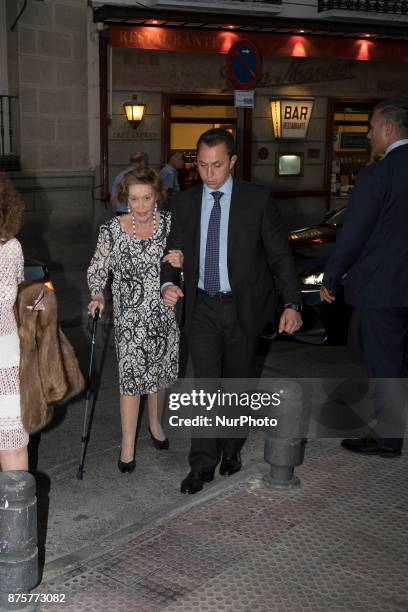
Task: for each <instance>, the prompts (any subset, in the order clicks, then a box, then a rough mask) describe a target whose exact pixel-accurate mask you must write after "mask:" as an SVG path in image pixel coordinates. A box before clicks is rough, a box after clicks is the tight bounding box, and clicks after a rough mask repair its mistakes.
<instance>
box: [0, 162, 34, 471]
mask: <svg viewBox="0 0 408 612" xmlns="http://www.w3.org/2000/svg"><path fill="white" fill-rule="evenodd" d="M23 208H24V205H23V202H22V201H21V199H20V198H19V196H18V194H17V193H16V191H15V189H14V188H13V186H12V184H11V183H10V181H9V180H8V179H7V178H6V176H5V175H4V174H0V466H1V469H2V470H3V471H5V470H27V469H28V456H27V444H28V434H27V432H26V431H25V430H24V428H23V425H22V423H21V408H20V381H19V364H20V344H19V339H18V334H17V324H16V319H15V316H14V310H13V307H14V303H15V301H16V296H17V286H18V284H19V283H21V281H22V280H23V279H24V258H23V253H22V250H21V245H20V243H19V241H18V240H17V238H15V236H16V234H17V232H18V231H19V229H20V224H21V215H22V211H23Z"/></svg>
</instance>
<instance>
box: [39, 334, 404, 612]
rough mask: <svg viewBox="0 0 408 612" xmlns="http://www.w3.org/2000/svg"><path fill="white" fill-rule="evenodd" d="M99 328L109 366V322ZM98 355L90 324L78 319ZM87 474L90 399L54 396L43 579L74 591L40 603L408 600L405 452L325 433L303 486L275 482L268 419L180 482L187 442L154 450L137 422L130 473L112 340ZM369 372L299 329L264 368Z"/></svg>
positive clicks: (240, 606)
mask: <svg viewBox="0 0 408 612" xmlns="http://www.w3.org/2000/svg"><path fill="white" fill-rule="evenodd" d="M105 330H107V331H109V330H110V326H109V325H101V326H100V329H99V331H98V347H97V369H100V366H101V359H102V357H103V347H104V342H105V340H106V336H105V333H106V331H105ZM66 331H67V334H68V335H69V337H70V338H71V340H72V342H73V344H74V345H75V347H76V348H77V350H78V352H79V355H80V358H81V362H82V363H83V364H85V363H86V358H87V357H86V352H87V337H86V334H85V332H84V330H82V328H80V327H72V328H66ZM106 347H107V349H106V353H105V358H104V363H103V368H102V371H101V376H100V389H99V394H98V400H97V403H96V409H95V416H94V422H93V426H92V435H91V440H90V443H89V447H88V454H87V460H86V471H85V475H84V480H83V481H79V480H77V479H76V472H77V467H78V460H79V451H80V439H81V430H82V416H83V406H84V401H83V399H81V400H78V401H76V402H75V403H73V404H71V405H70V406H68V407H66V408H65V407H60V408H56V422H55V424H54V426H53V427H52V428H51V429H50V430H48V431H46V432H44V433H43V434H42V437H41V442H40V445H39V459H38V482H39V491H38V496H39V511H40V548H41V549H42V550H43V552H45V565H44V568H43V576H42V582H41V584H40V585H39V586H38V587H37V589H36V590H35V593H41V594H43V593H48V594H50V593H54V594H55V593H60V594H64V595H65V603H54V602H53V603H49V604H47V603H43V604H41V605H40V608H39V609H41V610H56V609H58V610H59V609H61V610H63V609H65V610H67V611H68V610H69V611H73V612H74V611H75V612H80V611H82V610H98V611H99V610H102V609H107V610H113V611H116V610H118V611H120V610H127V611H129V610H132V611H133V610H134V611H135V612H142V611H144V610H146V611H147V610H149V611H150V610H164V609H165V610H174V611H177V612H178V611H180V612H181V611H191V612H193V611H199V612H204V611H206V612H207V611H208V612H213V611H214V612H222V611H224V610H225V611H230V610H231V611H234V612H238V611H248V612H249V611H251V612H252V611H255V610H262V611H265V612H266V611H267V610H268V611H276V612H286V611H296V612H298V611H300V610H302V611H303V610H304V611H306V610H307V611H310V612H318V611H320V610H324V611H330V612H332V611H334V612H337V611H344V612H346V611H347V612H357V611H360V610H361V611H362V612H374V611H377V610H378V611H381V612H384V611H386V612H393V611H402V610H403V611H407V610H408V489H407V463H408V460H407V456H406V455H405V456H404V455H403V456H402V457H400V458H397V459H392V460H387V459H382V458H379V457H356V456H353V455H350V454H348V453H347V452H346V451H344V450H343V449H342V448H341V447H340V446H339V443H338V441H337V440H327V439H326V440H313V441H310V442H309V443H308V445H307V447H306V456H305V461H304V464H303V465H302V466H301V467H299V468H297V470H296V473H297V475H298V476H299V477H300V478H301V481H302V486H301V487H300V488H299V489H291V490H286V489H273V488H271V487H269V486H268V485H267V484H266V483H265V482H264V479H263V477H264V475H266V474H267V473H268V469H269V466H268V465H267V464H266V463H265V462H264V461H263V434H262V433H261V432H260V431H258V430H252V431H251V433H250V437H249V440H248V442H247V444H246V445H245V447H244V451H243V469H242V471H241V472H240V473H238V474H236V475H234V476H231V477H229V478H225V477H221V476H220V475H218V474H217V476H216V478H215V480H214V482H213V483H211V484H209V485H206V486H205V488H204V490H203V491H202V492H201V493H198V494H197V495H194V496H185V495H181V494H180V492H179V486H180V481H181V479H182V478H183V477H184V476H185V475H186V473H187V471H188V465H187V461H186V457H187V452H188V442H187V441H186V440H184V441H183V440H179V439H177V440H172V442H173V443H172V444H171V447H170V450H169V451H157V450H155V449H154V448H153V447H152V445H151V442H150V440H149V439H148V437H147V426H146V422H145V418H143V419H142V422H141V425H140V433H139V440H138V444H137V455H136V457H137V466H136V470H135V472H134V473H133V474H121V473H119V471H118V469H117V466H116V462H117V458H118V453H119V444H120V419H119V409H118V389H117V371H116V362H115V358H114V352H113V343H112V335H111V336H110V338H108V342H107V343H106ZM336 375H337V376H341V377H351V378H352V377H358V376H364V368H363V366H362V364H361V363H360V362H359V361H358V360H357V359H356V358H355V357H353V355H352V354H350V353H349V352H348V350H347V349H346V348H344V347H314V346H306V345H298V344H294V343H290V342H279V343H274V344H272V346H271V347H270V349H269V352H268V355H267V358H266V362H265V366H264V370H263V376H265V377H282V376H286V377H288V376H291V377H296V376H302V377H333V376H336Z"/></svg>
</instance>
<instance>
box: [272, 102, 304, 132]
mask: <svg viewBox="0 0 408 612" xmlns="http://www.w3.org/2000/svg"><path fill="white" fill-rule="evenodd" d="M313 104H314V101H313V100H271V113H272V123H273V131H274V134H275V138H288V139H298V140H301V139H304V138H306V134H307V128H308V127H309V121H310V117H311V116H312V111H313Z"/></svg>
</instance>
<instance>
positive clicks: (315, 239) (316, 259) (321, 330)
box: [265, 206, 361, 350]
mask: <svg viewBox="0 0 408 612" xmlns="http://www.w3.org/2000/svg"><path fill="white" fill-rule="evenodd" d="M345 214H346V207H345V206H343V207H342V208H339V209H337V210H335V211H331V212H329V213H327V214H326V215H325V216H324V217H323V219H322V221H321V222H320V223H317V224H316V225H311V226H308V227H304V228H301V229H297V230H293V231H291V232H290V234H289V240H290V243H291V246H292V250H293V255H294V258H295V265H296V269H297V272H298V274H299V277H300V279H301V282H302V297H303V311H302V318H303V325H302V327H301V329H300V330H299V331H298V332H296V333H295V334H293V336H287V335H285V334H283V335H282V336H279V338H282V339H287V338H291V339H295V340H297V341H299V342H307V343H309V344H330V345H345V344H349V345H350V346H351V348H353V349H354V350H359V347H360V344H361V343H360V331H359V322H358V317H357V313H354V312H353V308H352V307H351V306H348V304H346V303H345V301H344V294H343V286H342V284H340V285H339V287H338V288H337V291H336V301H335V302H334V303H333V304H327V303H326V302H323V303H322V302H321V301H320V287H321V285H322V280H323V274H324V269H325V267H326V263H327V261H328V259H329V257H330V254H331V253H332V251H333V248H334V244H335V242H336V236H337V232H338V231H339V229H340V228H341V227H342V225H343V221H344V218H345ZM281 308H282V307H281ZM277 321H278V320H276V321H274V322H273V324H271V325H270V326H268V328H267V329H266V330H265V335H266V336H267V337H269V338H273V337H275V336H277Z"/></svg>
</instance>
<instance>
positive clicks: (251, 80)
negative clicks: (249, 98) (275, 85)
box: [227, 40, 262, 89]
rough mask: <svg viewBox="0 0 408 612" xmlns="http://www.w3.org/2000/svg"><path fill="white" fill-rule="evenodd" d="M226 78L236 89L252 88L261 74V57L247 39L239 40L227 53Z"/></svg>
mask: <svg viewBox="0 0 408 612" xmlns="http://www.w3.org/2000/svg"><path fill="white" fill-rule="evenodd" d="M227 74H228V78H229V80H230V81H231V83H232V84H233V86H234V87H235V88H236V89H253V88H254V87H255V85H256V84H257V82H258V81H259V79H260V77H261V74H262V58H261V55H260V53H259V51H258V49H257V47H256V46H255V45H254V44H253V43H252V42H250V41H249V40H239V41H237V42H236V43H234V44H233V45H232V47H231V48H230V50H229V51H228V54H227Z"/></svg>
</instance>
